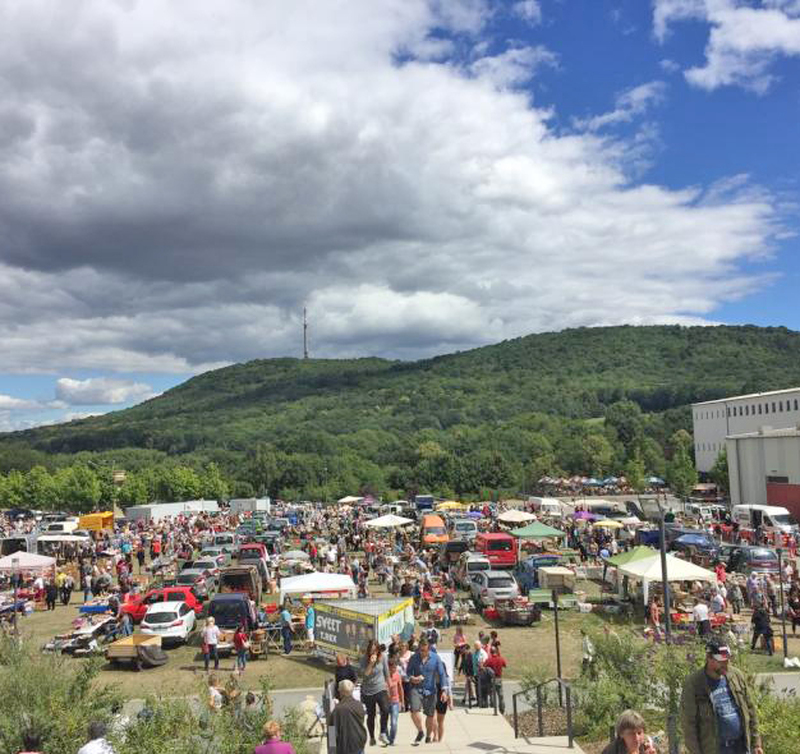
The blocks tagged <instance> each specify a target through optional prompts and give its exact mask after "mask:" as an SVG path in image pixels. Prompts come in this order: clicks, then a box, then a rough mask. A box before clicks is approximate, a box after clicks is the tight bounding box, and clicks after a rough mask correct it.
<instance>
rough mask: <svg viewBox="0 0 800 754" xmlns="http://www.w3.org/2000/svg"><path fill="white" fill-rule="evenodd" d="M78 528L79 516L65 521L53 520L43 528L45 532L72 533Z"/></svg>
mask: <svg viewBox="0 0 800 754" xmlns="http://www.w3.org/2000/svg"><path fill="white" fill-rule="evenodd" d="M77 528H78V519H77V518H68V519H66V520H64V521H51V522H50V523H48V524H46V525H45V526H44V528H43V529H42V532H43V533H44V534H72V532H74V531H75V530H76V529H77Z"/></svg>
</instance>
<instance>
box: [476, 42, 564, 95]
mask: <svg viewBox="0 0 800 754" xmlns="http://www.w3.org/2000/svg"><path fill="white" fill-rule="evenodd" d="M557 65H558V56H557V55H556V54H555V53H554V52H552V51H550V50H548V49H547V48H546V47H543V46H541V45H540V46H537V47H512V48H511V49H508V50H505V51H504V52H502V53H500V54H499V55H493V56H486V57H482V58H478V59H477V60H475V61H474V62H473V63H472V64H471V65H470V72H471V73H472V74H473V75H475V76H478V77H481V78H484V79H486V80H488V81H492V82H493V83H494V84H495V85H496V86H497V87H500V88H505V87H511V86H518V85H520V84H524V83H525V82H527V81H529V80H530V79H532V78H533V76H534V75H535V73H536V71H537V69H538V68H541V67H542V66H551V67H555V66H557Z"/></svg>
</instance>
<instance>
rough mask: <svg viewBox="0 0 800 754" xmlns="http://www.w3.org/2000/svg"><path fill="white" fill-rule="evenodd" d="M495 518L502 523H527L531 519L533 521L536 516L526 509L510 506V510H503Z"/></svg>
mask: <svg viewBox="0 0 800 754" xmlns="http://www.w3.org/2000/svg"><path fill="white" fill-rule="evenodd" d="M497 520H498V521H502V522H503V523H504V524H527V523H530V522H531V521H535V520H536V516H534V515H533V513H528V511H521V510H517V509H516V508H512V509H511V510H508V511H503V512H502V513H501V514H500V515H499V516H498V517H497Z"/></svg>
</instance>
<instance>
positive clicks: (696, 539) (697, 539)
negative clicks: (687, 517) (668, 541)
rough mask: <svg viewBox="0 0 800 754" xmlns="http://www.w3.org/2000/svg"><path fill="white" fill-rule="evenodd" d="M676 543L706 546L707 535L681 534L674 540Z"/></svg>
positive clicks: (707, 544)
mask: <svg viewBox="0 0 800 754" xmlns="http://www.w3.org/2000/svg"><path fill="white" fill-rule="evenodd" d="M675 541H676V542H677V543H678V544H681V545H690V546H693V547H708V546H709V543H708V537H706V536H705V535H704V534H681V536H680V537H678V538H677V539H676V540H675Z"/></svg>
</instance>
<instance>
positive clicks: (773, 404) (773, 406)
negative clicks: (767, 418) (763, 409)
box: [772, 401, 775, 414]
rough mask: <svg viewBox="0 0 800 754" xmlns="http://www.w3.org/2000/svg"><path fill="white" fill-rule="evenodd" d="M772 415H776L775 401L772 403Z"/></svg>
mask: <svg viewBox="0 0 800 754" xmlns="http://www.w3.org/2000/svg"><path fill="white" fill-rule="evenodd" d="M772 413H773V414H774V413H775V401H772Z"/></svg>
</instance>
